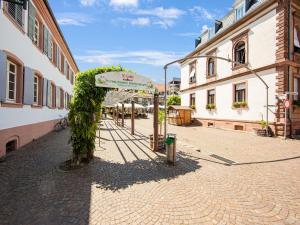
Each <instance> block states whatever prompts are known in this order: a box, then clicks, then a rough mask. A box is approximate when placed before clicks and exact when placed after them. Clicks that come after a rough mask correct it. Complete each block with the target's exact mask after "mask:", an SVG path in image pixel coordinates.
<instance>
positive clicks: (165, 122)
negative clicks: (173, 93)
mask: <svg viewBox="0 0 300 225" xmlns="http://www.w3.org/2000/svg"><path fill="white" fill-rule="evenodd" d="M164 69H165V109H164V110H165V120H164V125H165V126H164V140H166V138H167V69H168V66H165V67H164Z"/></svg>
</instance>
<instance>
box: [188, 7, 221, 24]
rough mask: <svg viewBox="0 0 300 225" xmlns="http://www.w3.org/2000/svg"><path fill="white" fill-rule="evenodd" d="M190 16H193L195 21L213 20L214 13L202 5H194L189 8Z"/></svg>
mask: <svg viewBox="0 0 300 225" xmlns="http://www.w3.org/2000/svg"><path fill="white" fill-rule="evenodd" d="M189 11H190V12H191V14H192V16H193V17H194V18H195V20H196V21H203V20H206V21H207V20H214V19H215V17H216V15H215V14H214V13H213V12H210V11H208V10H207V9H206V8H204V7H202V6H195V7H193V8H191V9H189Z"/></svg>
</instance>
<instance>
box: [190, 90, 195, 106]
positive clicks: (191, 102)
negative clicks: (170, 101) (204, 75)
mask: <svg viewBox="0 0 300 225" xmlns="http://www.w3.org/2000/svg"><path fill="white" fill-rule="evenodd" d="M190 106H191V107H192V108H195V107H196V94H195V93H193V94H190Z"/></svg>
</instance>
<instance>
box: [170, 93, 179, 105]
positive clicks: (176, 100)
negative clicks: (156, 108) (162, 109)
mask: <svg viewBox="0 0 300 225" xmlns="http://www.w3.org/2000/svg"><path fill="white" fill-rule="evenodd" d="M170 105H181V98H180V96H178V95H173V96H170V97H169V98H168V100H167V106H170Z"/></svg>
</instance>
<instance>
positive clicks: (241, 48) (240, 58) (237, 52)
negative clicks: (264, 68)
mask: <svg viewBox="0 0 300 225" xmlns="http://www.w3.org/2000/svg"><path fill="white" fill-rule="evenodd" d="M234 56H235V57H234V59H235V62H236V63H235V65H236V66H239V65H244V64H246V45H245V42H244V41H240V42H238V43H237V44H236V46H235V48H234Z"/></svg>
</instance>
